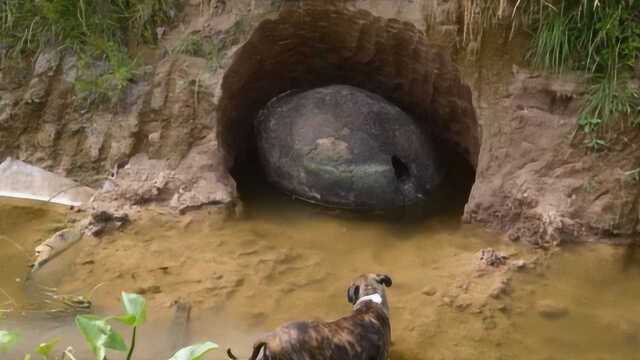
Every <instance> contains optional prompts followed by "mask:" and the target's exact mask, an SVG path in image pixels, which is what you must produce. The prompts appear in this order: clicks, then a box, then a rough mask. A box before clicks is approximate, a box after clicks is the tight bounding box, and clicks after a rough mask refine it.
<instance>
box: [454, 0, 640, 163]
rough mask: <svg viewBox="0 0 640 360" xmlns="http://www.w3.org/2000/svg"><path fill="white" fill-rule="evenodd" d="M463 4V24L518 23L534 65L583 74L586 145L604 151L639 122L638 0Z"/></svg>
mask: <svg viewBox="0 0 640 360" xmlns="http://www.w3.org/2000/svg"><path fill="white" fill-rule="evenodd" d="M464 3H465V13H466V14H469V15H468V16H465V29H474V28H477V26H476V27H473V23H474V22H475V23H478V24H480V26H484V27H487V26H493V25H495V24H497V23H500V22H501V21H502V20H504V19H505V18H508V22H509V23H510V24H511V26H512V27H513V30H515V29H516V28H517V27H520V28H524V29H526V30H528V31H529V32H531V34H532V40H531V49H530V52H529V61H530V62H531V63H532V64H533V65H534V66H537V67H539V68H541V69H544V70H546V71H548V72H550V73H553V74H560V73H563V72H567V71H579V72H582V73H584V74H585V76H586V77H587V79H588V84H589V86H588V89H587V92H586V94H585V97H584V103H583V106H582V111H581V114H580V117H579V119H578V125H579V127H580V129H581V130H582V131H583V132H584V133H585V134H586V140H585V145H587V146H588V147H589V148H591V149H592V150H594V151H598V150H604V149H606V148H607V147H608V145H609V144H608V143H607V141H611V140H612V139H614V138H615V137H616V136H618V135H621V134H623V133H624V130H625V129H627V128H629V127H631V126H635V127H640V89H639V88H638V86H639V85H638V81H639V80H640V1H638V0H619V1H605V0H511V1H494V0H464ZM474 14H475V17H474ZM478 14H480V15H478ZM482 14H484V15H482ZM466 33H467V32H465V34H466ZM512 33H513V31H512ZM634 77H635V79H636V80H635V83H634V81H633V78H634Z"/></svg>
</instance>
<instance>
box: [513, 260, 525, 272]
mask: <svg viewBox="0 0 640 360" xmlns="http://www.w3.org/2000/svg"><path fill="white" fill-rule="evenodd" d="M526 267H527V262H526V261H524V260H522V259H519V260H515V261H512V262H511V268H512V269H514V270H524V269H526Z"/></svg>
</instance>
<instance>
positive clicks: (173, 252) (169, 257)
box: [0, 192, 640, 360]
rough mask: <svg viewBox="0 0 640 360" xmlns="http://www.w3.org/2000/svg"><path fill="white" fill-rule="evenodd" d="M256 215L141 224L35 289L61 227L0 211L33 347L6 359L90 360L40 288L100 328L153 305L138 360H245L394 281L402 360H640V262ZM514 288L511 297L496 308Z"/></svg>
mask: <svg viewBox="0 0 640 360" xmlns="http://www.w3.org/2000/svg"><path fill="white" fill-rule="evenodd" d="M247 204H248V205H247V206H246V208H245V211H244V216H243V217H242V218H241V219H228V218H225V216H223V215H221V214H219V213H218V212H216V211H206V210H205V211H201V212H198V213H191V214H188V215H185V216H182V217H178V218H176V217H174V216H171V215H168V214H163V213H152V214H147V215H143V216H141V218H140V219H139V221H138V222H136V223H135V224H134V225H131V226H129V227H127V228H125V229H124V230H122V231H120V232H116V233H113V234H110V235H108V236H105V237H104V238H102V239H99V240H95V239H84V240H83V241H82V242H81V243H80V244H79V245H78V246H76V248H74V249H72V250H70V251H69V252H67V253H65V254H63V255H62V256H61V257H59V258H57V259H56V260H54V261H53V262H52V263H51V264H49V265H47V267H45V268H44V269H43V270H42V272H40V273H39V274H37V275H36V276H34V277H33V278H32V279H30V280H28V281H27V279H26V274H27V272H28V268H27V265H28V263H29V261H30V259H31V253H32V250H33V247H34V246H35V245H36V244H37V243H39V242H40V241H41V240H43V239H45V238H46V237H47V236H49V235H51V234H52V233H54V232H55V231H56V230H58V229H60V228H61V227H62V226H63V225H64V223H65V221H66V216H67V213H66V210H65V209H64V208H60V207H54V206H48V205H43V204H40V203H34V202H26V201H17V200H7V199H3V200H1V201H0V288H1V289H2V292H0V310H2V311H5V313H4V317H5V318H4V319H3V320H0V329H4V328H11V329H15V330H17V331H19V332H20V333H21V334H22V338H23V340H22V342H21V346H20V347H19V348H18V350H17V351H16V352H13V353H10V354H8V355H6V354H1V355H0V358H2V359H5V358H6V359H21V358H22V357H21V355H19V353H23V352H25V351H27V350H29V349H31V348H32V347H33V346H35V345H36V344H38V343H39V342H42V341H45V340H49V339H52V338H59V339H60V344H61V346H62V344H64V345H65V346H64V347H66V345H71V346H73V347H74V348H75V349H76V354H77V355H78V359H90V355H89V354H88V353H87V352H86V347H85V346H84V345H83V344H82V340H81V338H80V337H79V335H78V332H77V331H76V330H75V329H74V327H73V314H59V313H55V314H54V313H51V312H50V311H48V310H51V309H52V307H55V304H51V303H48V302H47V298H46V297H43V296H42V294H43V290H42V289H43V286H45V287H46V288H47V289H51V288H55V289H57V291H58V292H59V293H61V294H83V295H87V296H89V295H90V296H91V298H92V300H93V301H94V309H93V311H94V312H96V313H100V314H113V313H118V312H120V310H119V304H118V296H119V293H120V291H122V290H125V291H135V292H139V293H143V294H144V296H145V297H146V298H147V300H148V302H149V306H150V310H149V320H148V323H147V324H146V325H145V326H144V327H143V328H142V329H141V331H140V333H139V335H140V336H139V339H138V344H139V348H138V351H139V352H138V357H137V358H138V359H167V358H168V357H169V355H170V354H171V352H172V350H174V349H175V348H176V347H177V346H179V345H180V344H179V342H180V341H179V339H180V338H182V337H184V338H185V339H186V340H185V341H186V342H196V341H200V340H205V339H211V340H213V341H215V342H217V343H219V344H220V345H221V346H222V347H227V346H231V347H232V348H233V349H234V351H235V352H236V354H237V355H240V357H241V358H247V357H248V354H249V353H250V345H251V343H252V341H253V339H254V338H255V337H256V336H257V335H258V334H260V333H262V332H265V331H269V330H271V329H273V328H274V327H276V326H278V325H279V324H282V323H283V322H285V321H289V320H294V319H324V320H330V319H334V318H336V317H339V316H342V315H345V314H347V313H348V312H349V310H350V307H349V304H348V303H347V301H346V287H347V285H348V284H349V281H350V279H351V278H353V277H355V276H356V275H358V274H360V273H363V272H385V273H388V274H389V275H390V276H391V277H392V278H393V280H394V284H393V287H391V288H390V289H389V290H388V294H389V299H390V303H391V317H392V319H391V322H392V328H393V334H392V338H393V346H392V353H391V358H392V359H393V360H401V359H413V360H421V359H640V301H639V300H640V281H639V280H640V261H639V260H638V259H637V258H636V257H640V249H638V254H637V255H636V254H634V253H633V251H631V250H630V249H631V248H622V247H610V246H604V245H584V246H572V247H565V248H563V249H562V250H561V251H559V252H557V253H555V254H553V255H549V254H542V252H540V251H536V250H532V249H528V248H526V247H524V246H522V247H521V246H518V245H517V244H510V243H506V242H504V241H503V240H501V238H500V237H499V236H498V235H497V234H493V233H490V232H487V231H485V230H483V229H481V228H479V227H476V226H471V225H461V224H460V223H459V221H458V219H459V216H460V213H459V206H456V205H455V202H453V203H451V204H450V205H451V206H450V209H447V206H445V204H446V203H443V204H442V206H443V207H442V208H441V209H440V211H438V212H436V213H435V214H430V215H429V216H427V217H423V216H422V214H421V213H420V211H418V212H417V214H415V213H410V214H406V213H405V214H400V215H398V216H395V217H391V218H389V217H380V216H360V215H353V214H348V213H343V212H338V211H327V210H323V209H319V208H316V207H312V206H307V205H305V204H302V203H299V202H297V201H293V200H291V199H288V198H286V197H282V196H279V195H274V194H272V193H270V192H267V193H266V194H264V195H259V196H254V197H252V198H251V201H247ZM407 217H409V218H410V221H408V220H407ZM421 219H422V220H421ZM487 247H493V248H495V249H498V250H500V251H502V252H503V253H505V254H509V255H510V261H512V260H519V259H523V260H525V262H526V263H527V264H528V265H527V266H525V267H524V269H522V270H520V271H515V270H513V271H512V270H508V269H506V268H507V267H509V266H508V265H505V268H503V269H497V270H493V269H490V270H488V271H484V272H479V271H478V270H477V259H478V252H479V251H480V250H481V249H483V248H487ZM534 259H537V260H535V261H534ZM505 281H506V282H508V284H509V286H508V287H507V289H506V290H504V291H503V292H501V293H500V294H498V295H496V294H493V295H492V294H491V293H492V292H493V291H494V290H495V288H496V284H499V283H501V282H505ZM176 300H180V301H184V302H189V303H191V304H192V306H193V310H192V313H191V321H190V323H189V326H188V327H187V329H186V331H185V333H184V334H182V333H180V334H178V333H177V332H181V331H182V328H180V327H178V328H179V329H180V330H176V329H177V328H176V327H175V324H173V325H172V316H173V309H174V307H173V306H172V303H173V302H174V301H176ZM9 310H12V311H9ZM123 331H124V332H125V333H126V330H125V329H123ZM2 356H5V357H2ZM118 356H119V355H113V356H110V357H109V359H120V358H124V355H122V356H120V357H118ZM210 358H211V359H224V358H226V357H225V356H224V355H223V352H222V351H219V352H217V353H214V354H212V356H211V357H210Z"/></svg>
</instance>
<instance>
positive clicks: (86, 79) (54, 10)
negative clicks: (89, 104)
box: [0, 0, 180, 102]
mask: <svg viewBox="0 0 640 360" xmlns="http://www.w3.org/2000/svg"><path fill="white" fill-rule="evenodd" d="M179 3H180V1H179V0H0V43H1V44H2V45H3V46H4V47H7V48H8V49H9V50H8V51H7V52H6V55H5V56H6V57H9V58H14V59H15V58H21V57H24V56H29V55H34V54H36V53H37V52H38V51H40V50H42V49H44V48H60V49H68V50H71V51H74V52H75V53H76V55H77V56H78V58H79V59H80V61H79V75H80V76H79V79H78V82H77V84H76V90H78V92H79V94H80V95H81V96H82V97H83V98H85V99H88V100H90V101H98V100H100V101H104V100H110V101H112V102H113V101H115V100H117V98H118V97H119V96H120V95H121V94H122V92H123V90H124V89H125V88H126V84H127V83H128V82H129V81H130V80H131V79H132V78H133V76H134V74H135V60H134V59H132V56H131V52H130V49H131V48H132V47H135V46H136V45H139V44H155V43H157V41H158V35H157V29H158V28H159V27H161V26H165V25H166V24H168V23H170V22H171V21H172V20H173V19H174V18H175V16H176V14H177V12H178V5H179ZM2 60H3V62H4V61H5V60H7V59H6V58H5V59H2ZM95 64H99V65H103V66H96V65H95ZM98 68H99V69H98Z"/></svg>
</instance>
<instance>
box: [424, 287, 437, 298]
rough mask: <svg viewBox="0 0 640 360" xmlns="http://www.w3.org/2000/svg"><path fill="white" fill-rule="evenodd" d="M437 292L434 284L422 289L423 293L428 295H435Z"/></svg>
mask: <svg viewBox="0 0 640 360" xmlns="http://www.w3.org/2000/svg"><path fill="white" fill-rule="evenodd" d="M437 293H438V290H437V289H436V288H435V287H433V286H429V287H426V288H424V289H423V290H422V294H423V295H426V296H434V295H435V294H437Z"/></svg>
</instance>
